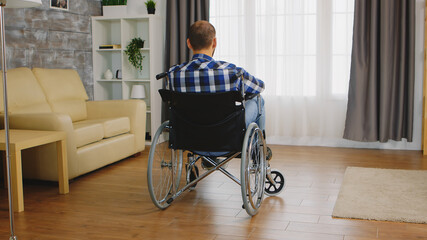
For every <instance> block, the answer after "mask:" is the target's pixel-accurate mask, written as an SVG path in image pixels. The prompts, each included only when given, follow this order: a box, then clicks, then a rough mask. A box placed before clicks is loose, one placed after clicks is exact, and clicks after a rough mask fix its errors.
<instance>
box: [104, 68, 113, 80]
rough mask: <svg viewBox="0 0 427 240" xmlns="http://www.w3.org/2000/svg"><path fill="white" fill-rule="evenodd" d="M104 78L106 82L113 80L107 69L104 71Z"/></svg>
mask: <svg viewBox="0 0 427 240" xmlns="http://www.w3.org/2000/svg"><path fill="white" fill-rule="evenodd" d="M104 78H105V79H106V80H111V79H113V73H112V72H111V70H110V69H107V71H105V73H104Z"/></svg>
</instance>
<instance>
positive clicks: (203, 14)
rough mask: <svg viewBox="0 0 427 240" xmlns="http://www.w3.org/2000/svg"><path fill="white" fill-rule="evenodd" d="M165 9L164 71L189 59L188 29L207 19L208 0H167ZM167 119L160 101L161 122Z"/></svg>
mask: <svg viewBox="0 0 427 240" xmlns="http://www.w3.org/2000/svg"><path fill="white" fill-rule="evenodd" d="M166 11H167V17H166V56H165V71H167V70H168V69H169V68H170V67H171V66H173V65H176V64H180V63H183V62H186V61H189V60H190V58H191V52H190V50H189V49H188V47H187V37H188V29H189V28H190V26H191V24H193V23H194V22H196V21H198V20H206V21H209V0H168V1H167V10H166ZM167 119H168V112H167V107H166V104H165V103H162V122H163V121H165V120H167Z"/></svg>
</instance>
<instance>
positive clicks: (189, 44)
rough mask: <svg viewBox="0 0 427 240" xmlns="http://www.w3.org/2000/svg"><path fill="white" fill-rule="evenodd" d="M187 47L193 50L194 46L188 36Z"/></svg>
mask: <svg viewBox="0 0 427 240" xmlns="http://www.w3.org/2000/svg"><path fill="white" fill-rule="evenodd" d="M187 47H188V48H189V49H191V50H193V46H191V43H190V39H189V38H187Z"/></svg>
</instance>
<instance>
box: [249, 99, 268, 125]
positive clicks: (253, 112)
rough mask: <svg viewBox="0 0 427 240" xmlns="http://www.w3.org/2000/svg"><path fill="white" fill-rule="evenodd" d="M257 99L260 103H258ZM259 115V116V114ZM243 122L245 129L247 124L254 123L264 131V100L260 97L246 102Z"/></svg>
mask: <svg viewBox="0 0 427 240" xmlns="http://www.w3.org/2000/svg"><path fill="white" fill-rule="evenodd" d="M258 99H259V100H260V101H261V103H260V104H259V103H258ZM258 104H259V106H260V108H261V109H260V110H258ZM259 113H261V114H259ZM245 121H246V127H248V126H249V124H251V123H253V122H255V123H256V124H258V126H259V128H260V129H261V130H262V131H263V130H265V109H264V99H263V98H262V97H259V98H258V97H254V98H252V99H251V100H248V101H246V104H245Z"/></svg>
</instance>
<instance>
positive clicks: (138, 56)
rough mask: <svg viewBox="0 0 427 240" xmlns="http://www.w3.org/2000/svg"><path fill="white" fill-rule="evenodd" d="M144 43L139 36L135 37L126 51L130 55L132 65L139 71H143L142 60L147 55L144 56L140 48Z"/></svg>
mask: <svg viewBox="0 0 427 240" xmlns="http://www.w3.org/2000/svg"><path fill="white" fill-rule="evenodd" d="M143 44H144V40H142V39H141V38H139V37H136V38H133V39H132V40H131V41H130V43H129V44H128V45H127V46H126V50H125V53H126V54H127V55H128V60H129V62H130V64H132V66H134V67H135V68H136V69H138V70H139V71H142V69H143V65H142V60H144V58H145V56H142V53H141V50H140V48H141V47H142V45H143Z"/></svg>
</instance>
